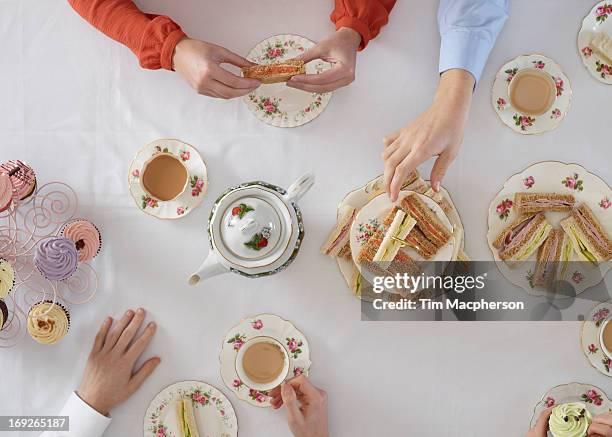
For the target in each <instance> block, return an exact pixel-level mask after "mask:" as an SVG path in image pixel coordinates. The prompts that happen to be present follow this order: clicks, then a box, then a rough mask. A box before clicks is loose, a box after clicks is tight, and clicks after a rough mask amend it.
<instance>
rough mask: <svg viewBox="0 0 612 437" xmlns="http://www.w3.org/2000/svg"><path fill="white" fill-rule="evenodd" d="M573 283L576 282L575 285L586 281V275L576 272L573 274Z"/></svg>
mask: <svg viewBox="0 0 612 437" xmlns="http://www.w3.org/2000/svg"><path fill="white" fill-rule="evenodd" d="M572 281H573V282H574V284H580V283H581V282H582V281H584V275H583V274H582V273H580V272H579V271H578V270H576V271H575V272H574V273H573V274H572Z"/></svg>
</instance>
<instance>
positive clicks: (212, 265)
mask: <svg viewBox="0 0 612 437" xmlns="http://www.w3.org/2000/svg"><path fill="white" fill-rule="evenodd" d="M226 271H227V269H226V268H225V267H224V266H223V264H221V262H219V260H218V259H217V256H216V255H215V253H214V252H210V253H209V254H208V256H207V257H206V259H205V260H204V262H203V263H202V265H201V266H200V268H199V269H198V270H197V271H196V272H195V273H194V274H192V275H191V276H190V277H189V280H188V283H189V285H196V284H199V283H200V282H201V281H202V280H203V279H206V278H212V277H213V276H217V275H220V274H221V273H225V272H226Z"/></svg>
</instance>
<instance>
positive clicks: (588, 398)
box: [580, 389, 603, 407]
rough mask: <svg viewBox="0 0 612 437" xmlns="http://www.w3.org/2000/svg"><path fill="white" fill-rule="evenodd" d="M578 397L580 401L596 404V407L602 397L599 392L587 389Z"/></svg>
mask: <svg viewBox="0 0 612 437" xmlns="http://www.w3.org/2000/svg"><path fill="white" fill-rule="evenodd" d="M580 399H581V400H582V402H586V403H587V404H594V405H597V406H598V407H599V406H600V405H601V404H602V403H603V398H602V397H601V395H600V394H599V393H597V390H593V389H591V390H587V392H586V393H584V394H583V395H582V396H581V397H580Z"/></svg>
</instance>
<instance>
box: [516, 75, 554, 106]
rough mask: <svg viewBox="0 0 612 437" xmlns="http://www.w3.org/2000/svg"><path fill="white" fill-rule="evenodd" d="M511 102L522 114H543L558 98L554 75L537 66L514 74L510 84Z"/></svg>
mask: <svg viewBox="0 0 612 437" xmlns="http://www.w3.org/2000/svg"><path fill="white" fill-rule="evenodd" d="M508 96H509V97H510V103H511V104H512V106H513V107H514V109H516V110H517V111H518V112H520V113H521V114H526V115H542V114H544V113H545V112H546V111H548V110H549V109H550V108H551V107H552V105H553V103H555V100H556V99H557V87H556V85H555V80H554V79H553V77H552V76H551V75H550V74H548V73H546V72H545V71H542V70H539V69H537V68H525V69H523V70H520V71H519V72H518V73H516V74H515V75H514V77H513V78H512V80H511V81H510V85H508Z"/></svg>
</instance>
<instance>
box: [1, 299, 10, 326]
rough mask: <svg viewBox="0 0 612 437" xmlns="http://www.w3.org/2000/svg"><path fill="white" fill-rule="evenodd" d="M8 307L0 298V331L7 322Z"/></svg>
mask: <svg viewBox="0 0 612 437" xmlns="http://www.w3.org/2000/svg"><path fill="white" fill-rule="evenodd" d="M8 317H9V314H8V307H7V306H6V302H4V301H3V300H2V299H0V331H1V330H2V329H3V328H4V325H5V324H6V322H8Z"/></svg>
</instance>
